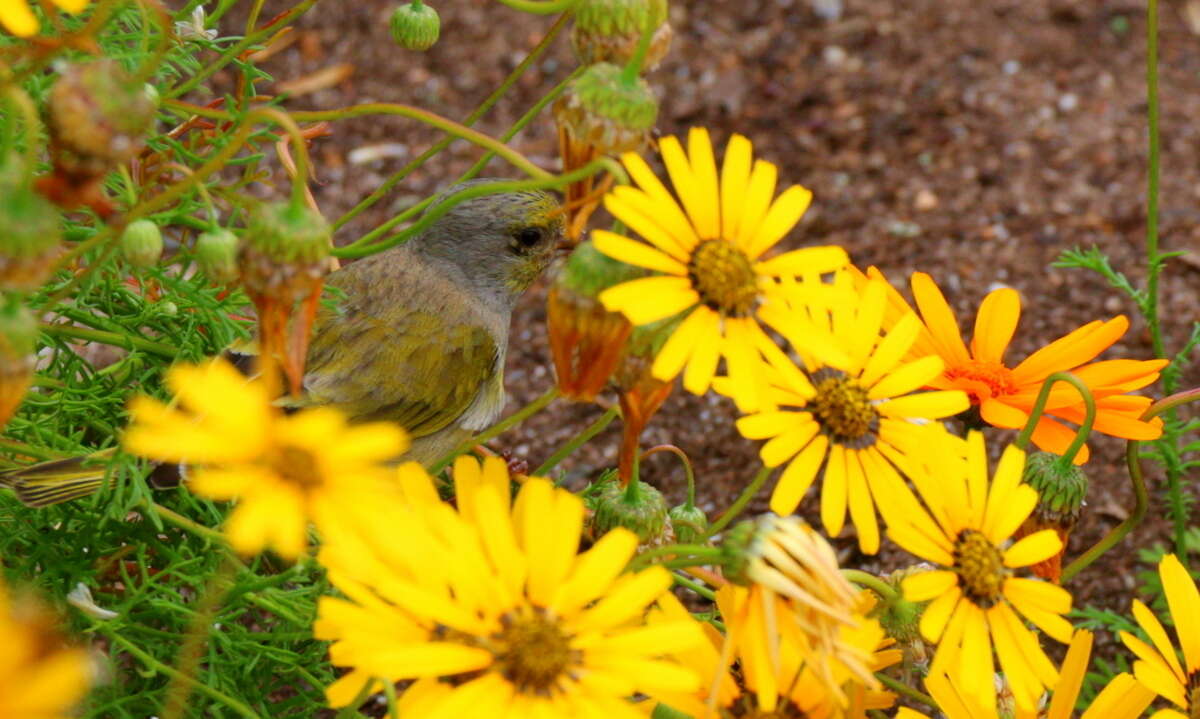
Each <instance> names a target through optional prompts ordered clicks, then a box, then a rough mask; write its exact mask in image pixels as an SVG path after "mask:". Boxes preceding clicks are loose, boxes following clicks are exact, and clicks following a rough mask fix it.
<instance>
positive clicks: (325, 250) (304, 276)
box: [240, 202, 332, 303]
mask: <svg viewBox="0 0 1200 719" xmlns="http://www.w3.org/2000/svg"><path fill="white" fill-rule="evenodd" d="M244 240H245V241H244V243H243V245H242V248H241V253H240V264H241V266H242V282H243V283H244V284H245V286H246V289H247V290H248V291H249V292H251V293H252V294H259V295H262V296H270V297H272V298H274V299H275V300H276V301H278V302H282V303H291V302H295V301H297V300H300V299H303V298H305V297H308V296H309V295H310V294H311V293H312V291H313V289H314V288H315V287H316V286H317V285H318V283H320V281H321V280H322V278H324V276H325V274H326V273H327V272H328V269H329V266H328V262H327V260H328V258H329V250H330V247H331V246H332V232H331V230H330V228H329V223H327V222H326V221H325V218H324V217H321V215H320V214H319V213H317V212H314V211H313V210H310V209H308V208H307V207H305V206H304V205H300V204H294V203H290V202H277V203H268V204H263V205H260V206H259V207H258V208H257V209H256V210H255V211H254V213H253V214H252V215H251V216H250V221H249V224H248V225H247V227H246V233H245V237H244Z"/></svg>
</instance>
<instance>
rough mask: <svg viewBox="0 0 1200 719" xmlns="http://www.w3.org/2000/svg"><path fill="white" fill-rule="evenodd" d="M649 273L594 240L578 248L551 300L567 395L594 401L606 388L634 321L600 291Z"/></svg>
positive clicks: (557, 361)
mask: <svg viewBox="0 0 1200 719" xmlns="http://www.w3.org/2000/svg"><path fill="white" fill-rule="evenodd" d="M641 274H643V273H642V272H641V271H640V270H638V269H637V268H634V267H632V266H630V265H626V264H624V263H621V262H617V261H616V260H613V259H611V258H609V257H607V256H605V255H604V254H602V253H600V252H598V251H597V250H596V248H595V247H594V246H593V245H592V243H591V242H584V243H582V244H580V245H579V246H578V247H576V248H575V251H574V252H572V253H571V256H570V257H569V258H568V259H567V262H566V265H565V266H564V267H563V269H562V271H561V272H560V273H559V274H558V277H556V278H555V281H554V285H553V286H552V287H551V288H550V293H549V298H548V301H547V315H548V318H549V325H550V349H551V354H552V355H553V356H554V368H555V371H556V373H557V375H558V387H559V389H560V390H562V393H563V396H565V397H568V398H570V399H574V400H582V401H591V400H594V399H595V398H596V395H597V394H599V393H600V391H601V390H603V389H604V386H605V384H607V382H608V378H609V377H610V376H612V373H613V370H615V369H616V366H617V362H619V361H620V359H621V354H622V352H623V351H624V349H625V340H626V339H627V338H628V337H629V334H630V332H632V331H633V325H631V324H630V323H629V321H628V320H627V319H625V317H624V315H621V314H620V313H616V312H609V311H608V310H606V309H604V306H603V305H602V304H600V301H599V300H597V299H596V296H597V295H598V294H599V293H600V292H601V291H602V290H604V289H606V288H608V287H611V286H612V285H615V284H619V283H621V282H624V281H626V280H629V279H633V278H634V277H637V276H641Z"/></svg>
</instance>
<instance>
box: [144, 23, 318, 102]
mask: <svg viewBox="0 0 1200 719" xmlns="http://www.w3.org/2000/svg"><path fill="white" fill-rule="evenodd" d="M316 4H317V0H302V2H299V3H297V4H296V5H295V7H293V8H292V9H291V10H288V11H287V12H286V13H284V14H283V15H280V16H279V17H277V18H276V19H275V21H274V22H272V23H271V24H270V25H267V26H266V27H264V28H262V29H260V30H257V31H255V32H253V33H251V34H249V35H247V36H246V37H244V38H242V40H241V41H240V42H237V43H235V44H233V45H230V46H229V48H228V49H227V50H225V52H223V53H221V56H220V57H218V58H217V59H216V60H214V61H213V62H212V63H210V64H209V65H207V66H205V67H204V69H202V70H201V71H200V72H197V73H196V74H195V75H192V76H191V77H190V78H188V79H187V80H186V81H184V82H183V83H180V84H179V85H176V86H175V87H173V88H171V89H170V90H167V91H166V92H164V93H163V94H162V96H163V97H164V98H167V99H171V98H175V97H180V96H181V95H184V94H187V93H189V92H191V91H192V90H195V89H196V88H197V87H199V86H200V83H202V82H204V81H205V80H207V79H208V78H210V77H212V76H213V75H214V74H215V73H216V72H218V71H219V70H220V69H221V68H223V67H225V66H226V65H228V64H229V63H231V62H233V61H234V60H235V59H237V57H238V56H239V55H241V54H242V52H244V51H245V50H246V49H247V48H249V47H251V46H252V45H255V44H257V43H258V42H259V41H260V40H262V39H264V38H266V37H268V36H270V35H273V34H274V33H275V32H276V31H277V30H278V29H280V28H284V27H287V26H288V25H290V24H291V23H292V22H293V21H294V20H295V19H296V18H298V17H300V16H301V15H303V14H304V13H306V12H308V10H309V9H310V8H311V7H312V6H313V5H316Z"/></svg>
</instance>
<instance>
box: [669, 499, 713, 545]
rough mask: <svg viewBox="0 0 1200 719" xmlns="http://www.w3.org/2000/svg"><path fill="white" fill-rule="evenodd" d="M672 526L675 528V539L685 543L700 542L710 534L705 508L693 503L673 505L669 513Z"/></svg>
mask: <svg viewBox="0 0 1200 719" xmlns="http://www.w3.org/2000/svg"><path fill="white" fill-rule="evenodd" d="M667 516H668V517H670V518H671V527H672V528H673V529H674V530H675V541H677V542H680V543H683V544H700V543H702V542H704V541H705V535H707V534H708V516H707V515H705V514H704V510H703V509H700V508H699V507H697V506H695V505H692V506H691V507H689V506H687V505H686V504H681V505H679V506H677V507H671V511H670V512H668V513H667Z"/></svg>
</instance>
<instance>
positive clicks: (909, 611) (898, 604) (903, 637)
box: [871, 564, 933, 682]
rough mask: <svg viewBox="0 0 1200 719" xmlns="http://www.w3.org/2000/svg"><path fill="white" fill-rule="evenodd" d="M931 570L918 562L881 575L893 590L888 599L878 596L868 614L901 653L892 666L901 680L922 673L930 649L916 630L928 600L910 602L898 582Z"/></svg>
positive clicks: (923, 673)
mask: <svg viewBox="0 0 1200 719" xmlns="http://www.w3.org/2000/svg"><path fill="white" fill-rule="evenodd" d="M931 569H933V567H932V566H931V565H928V564H923V565H921V564H918V565H914V566H911V567H905V568H903V569H897V570H896V571H894V572H892V573H891V574H890V575H888V576H887V577H884V578H883V581H884V582H886V583H887V584H888V585H889V586H890V587H892V589H894V590H896V594H895V596H894V597H892V598H890V599H888V598H884V597H881V598H880V602H879V604H877V605H876V607H875V610H874V611H873V612H872V613H871V616H872V617H874V618H875V619H877V620H879V624H880V626H882V627H883V631H884V632H885V633H886V634H887V635H888V637H890V638H892V639H894V640H895V641H896V645H897V646H898V647H899V649H900V651H901V652H902V653H903V657H904V658H903V660H902V661H901V662H900V664H898V665H897V666H896V670H897V671H899V672H900V673H901V675H902V679H903V680H904V681H905V682H908V681H910V680H911V678H912V677H914V676H924V675H925V673H926V670H927V669H928V666H929V657H930V654H931V649H932V648H931V647H930V646H929V645H928V644H926V643H925V640H924V638H922V636H921V631H920V625H921V616H922V615H923V614H924V613H925V607H927V606H929V602H910V601H909V600H907V599H905V598H904V591H903V590H902V589H901V586H900V585H901V584H902V583H903V582H904V580H905V579H907V578H908V577H910V576H912V575H914V574H920V573H921V572H926V571H929V570H931Z"/></svg>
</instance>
